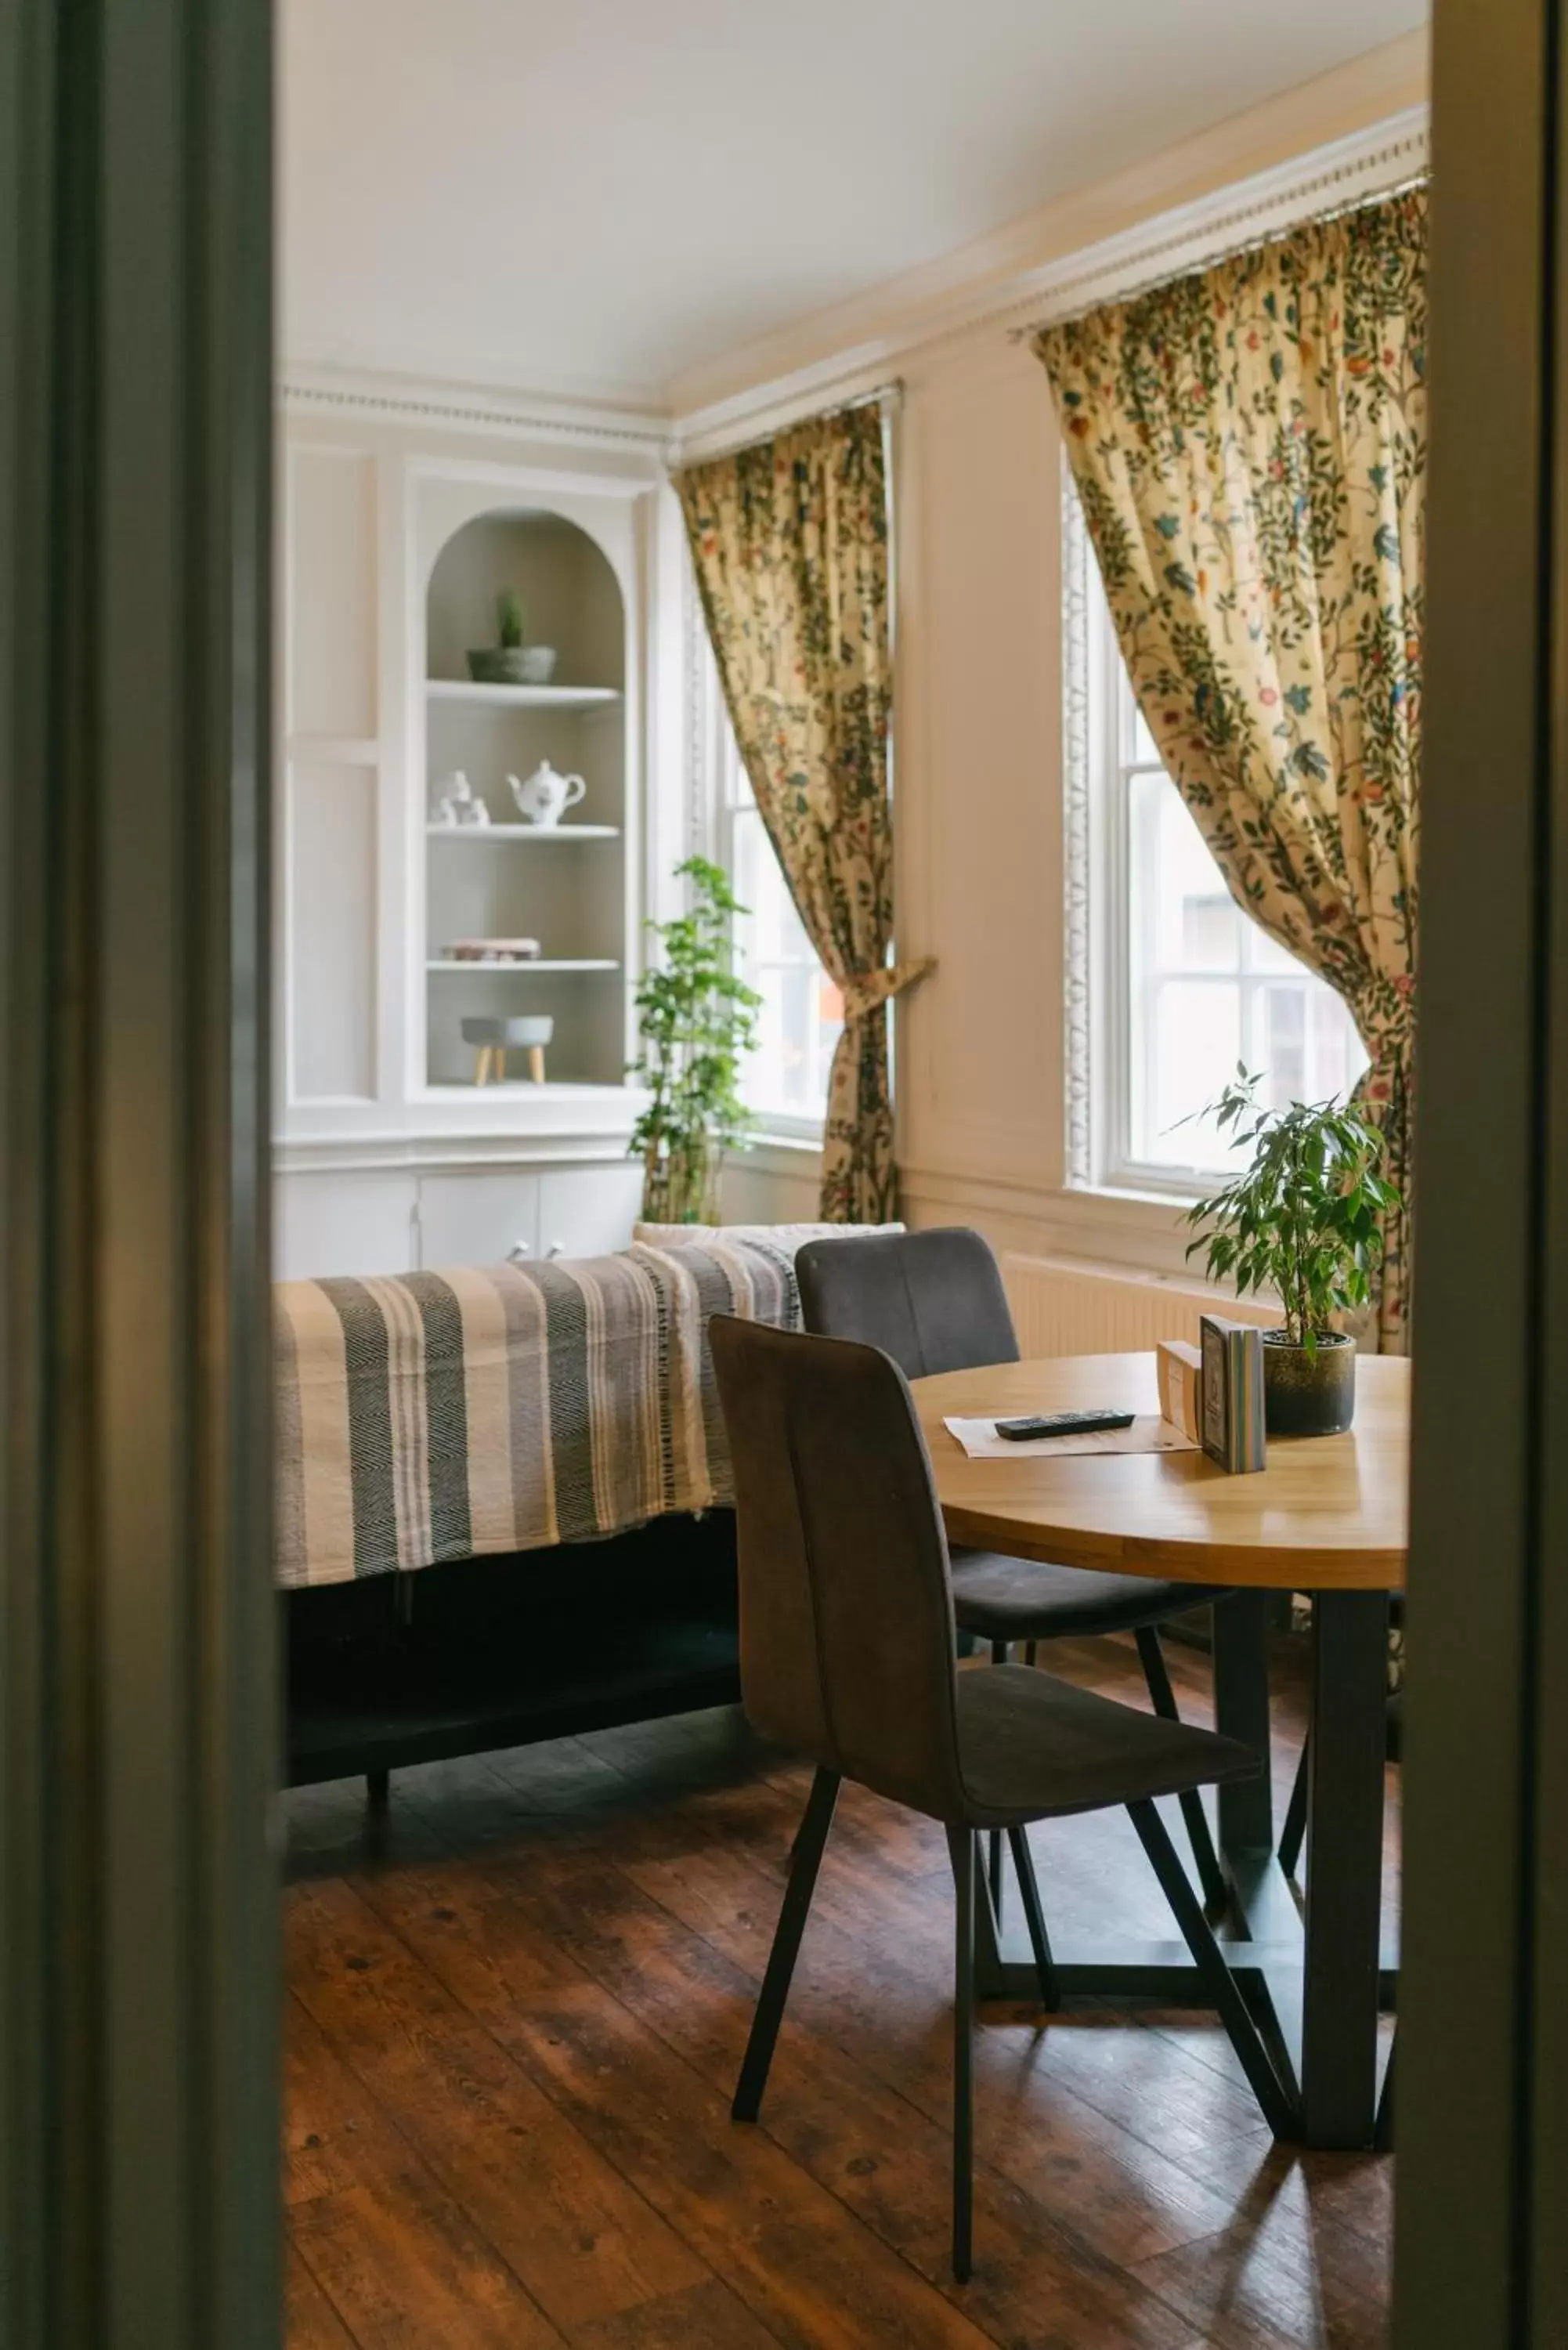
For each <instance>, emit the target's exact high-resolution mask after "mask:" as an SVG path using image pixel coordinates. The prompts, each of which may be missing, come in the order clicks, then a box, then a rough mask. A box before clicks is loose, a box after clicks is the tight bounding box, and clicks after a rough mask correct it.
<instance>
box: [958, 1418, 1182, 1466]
mask: <svg viewBox="0 0 1568 2350" xmlns="http://www.w3.org/2000/svg"><path fill="white" fill-rule="evenodd" d="M1002 1416H1003V1418H1004V1419H1014V1418H1016V1419H1023V1417H1024V1415H1023V1413H1022V1412H1018V1413H1012V1412H1007V1413H1004V1414H1003V1415H1002ZM942 1426H943V1427H944V1428H945V1429H946V1430H947V1431H948V1433H949V1434H950V1436H956V1437H957V1439H958V1440H959V1442H960V1443H961V1445H962V1446H963V1449H964V1451H966V1452H967V1453H968V1455H969V1457H970V1459H971V1461H1041V1460H1044V1461H1050V1460H1055V1459H1062V1460H1065V1459H1066V1458H1067V1457H1068V1456H1069V1455H1070V1454H1072V1453H1075V1452H1196V1451H1198V1447H1197V1445H1196V1444H1195V1443H1194V1442H1193V1440H1192V1439H1191V1437H1190V1436H1184V1435H1183V1434H1182V1432H1181V1430H1180V1429H1179V1428H1178V1427H1177V1426H1176V1425H1175V1423H1174V1422H1173V1421H1171V1420H1168V1419H1161V1418H1160V1416H1159V1414H1158V1412H1157V1411H1140V1412H1139V1413H1138V1415H1137V1419H1135V1420H1134V1421H1133V1423H1132V1426H1131V1427H1130V1428H1099V1429H1094V1430H1087V1431H1085V1430H1082V1429H1079V1430H1073V1431H1071V1432H1070V1433H1069V1434H1067V1435H1065V1436H1031V1437H1026V1438H1024V1439H1023V1440H1022V1441H1019V1440H1016V1439H1014V1438H1012V1437H1007V1436H998V1434H997V1432H996V1422H995V1420H994V1419H944V1420H943V1422H942Z"/></svg>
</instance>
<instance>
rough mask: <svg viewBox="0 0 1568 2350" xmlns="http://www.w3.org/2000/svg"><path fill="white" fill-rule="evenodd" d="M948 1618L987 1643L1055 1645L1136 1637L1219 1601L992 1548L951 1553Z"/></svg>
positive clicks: (1186, 1587) (1209, 1591)
mask: <svg viewBox="0 0 1568 2350" xmlns="http://www.w3.org/2000/svg"><path fill="white" fill-rule="evenodd" d="M952 1584H953V1615H954V1617H955V1618H956V1619H957V1622H958V1625H959V1628H960V1630H961V1631H964V1632H976V1633H979V1634H980V1635H981V1638H984V1639H987V1640H1059V1639H1062V1638H1065V1637H1067V1636H1068V1635H1070V1634H1077V1635H1078V1636H1080V1637H1084V1636H1085V1635H1087V1634H1090V1633H1095V1632H1136V1631H1137V1629H1138V1627H1140V1625H1144V1624H1158V1623H1160V1622H1162V1621H1163V1620H1164V1618H1165V1617H1168V1616H1179V1615H1181V1614H1182V1613H1183V1612H1184V1611H1185V1610H1186V1609H1187V1608H1189V1607H1206V1606H1207V1605H1208V1603H1209V1602H1210V1600H1211V1599H1223V1598H1224V1597H1225V1596H1227V1595H1226V1593H1225V1592H1223V1591H1221V1590H1217V1589H1214V1588H1211V1587H1210V1586H1208V1585H1206V1584H1199V1583H1156V1582H1153V1581H1151V1580H1150V1579H1149V1578H1148V1577H1147V1576H1146V1575H1098V1574H1092V1573H1090V1572H1088V1571H1087V1570H1085V1569H1084V1568H1081V1567H1076V1566H1046V1565H1040V1564H1039V1563H1038V1562H1037V1561H1035V1560H1033V1559H1029V1558H1006V1557H1004V1556H1003V1555H1002V1554H1001V1553H1000V1552H998V1551H991V1550H955V1551H954V1552H953V1554H952Z"/></svg>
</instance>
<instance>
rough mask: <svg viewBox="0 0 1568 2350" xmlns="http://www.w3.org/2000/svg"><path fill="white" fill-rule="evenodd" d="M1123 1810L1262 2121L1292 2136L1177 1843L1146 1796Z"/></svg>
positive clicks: (1292, 2120)
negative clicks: (1178, 1855)
mask: <svg viewBox="0 0 1568 2350" xmlns="http://www.w3.org/2000/svg"><path fill="white" fill-rule="evenodd" d="M1127 1814H1128V1816H1129V1818H1130V1819H1131V1821H1132V1824H1133V1825H1134V1827H1135V1828H1136V1829H1137V1834H1138V1841H1139V1843H1140V1844H1141V1845H1142V1846H1143V1848H1144V1850H1145V1852H1146V1853H1147V1855H1148V1858H1149V1866H1151V1867H1152V1868H1153V1870H1154V1873H1155V1875H1156V1877H1158V1879H1159V1885H1160V1890H1161V1892H1162V1893H1163V1894H1164V1895H1165V1898H1166V1899H1167V1900H1168V1902H1169V1904H1170V1908H1171V1914H1172V1916H1173V1917H1174V1918H1175V1919H1176V1922H1177V1924H1178V1926H1179V1928H1180V1929H1181V1939H1182V1940H1183V1941H1184V1942H1185V1943H1186V1944H1187V1947H1188V1949H1189V1950H1190V1951H1191V1953H1192V1963H1193V1965H1194V1966H1195V1967H1196V1968H1197V1970H1198V1972H1199V1978H1200V1980H1201V1981H1202V1983H1203V1986H1204V1989H1205V1990H1206V1991H1208V1993H1209V1995H1210V1998H1211V1999H1212V2000H1213V2002H1214V2005H1215V2007H1216V2008H1217V2009H1218V2011H1219V2014H1220V2022H1221V2023H1222V2024H1223V2025H1224V2026H1225V2030H1226V2032H1227V2033H1228V2034H1229V2036H1230V2041H1231V2047H1232V2048H1233V2049H1234V2050H1235V2051H1236V2054H1237V2056H1238V2057H1239V2058H1240V2060H1241V2070H1242V2071H1243V2072H1244V2073H1245V2074H1246V2075H1247V2078H1248V2080H1249V2082H1250V2083H1251V2088H1252V2095H1254V2096H1255V2097H1256V2098H1257V2100H1258V2103H1259V2105H1260V2106H1262V2111H1263V2118H1264V2120H1265V2121H1266V2122H1267V2123H1268V2125H1269V2127H1270V2128H1271V2129H1272V2131H1273V2133H1274V2136H1275V2137H1292V2136H1293V2135H1294V2133H1295V2131H1296V2128H1297V2126H1298V2123H1297V2116H1296V2112H1295V2103H1294V2099H1293V2097H1292V2096H1291V2095H1290V2094H1289V2092H1288V2091H1287V2090H1286V2089H1285V2087H1284V2086H1283V2085H1282V2082H1281V2080H1280V2077H1279V2074H1277V2073H1276V2072H1275V2070H1274V2067H1273V2064H1272V2061H1271V2059H1270V2056H1269V2052H1268V2050H1267V2049H1266V2048H1265V2047H1264V2045H1263V2043H1262V2038H1261V2036H1260V2034H1259V2032H1258V2027H1257V2025H1256V2024H1255V2023H1254V2022H1253V2021H1252V2018H1251V2013H1250V2012H1249V2011H1248V2007H1247V2002H1246V2001H1245V2000H1244V1999H1243V1998H1242V1996H1241V1989H1240V1986H1239V1985H1238V1983H1237V1981H1236V1979H1235V1977H1234V1975H1232V1973H1231V1970H1230V1968H1229V1967H1228V1966H1227V1965H1226V1963H1225V1960H1224V1955H1223V1953H1222V1952H1221V1950H1220V1945H1219V1944H1218V1942H1216V1940H1215V1939H1214V1936H1213V1934H1212V1933H1211V1932H1210V1926H1209V1920H1208V1918H1205V1916H1204V1915H1203V1912H1202V1910H1201V1909H1200V1908H1199V1906H1198V1900H1197V1898H1196V1896H1195V1895H1194V1893H1193V1890H1192V1887H1191V1886H1190V1885H1189V1882H1188V1878H1187V1871H1186V1870H1185V1869H1184V1868H1183V1867H1182V1866H1181V1863H1180V1861H1179V1859H1178V1858H1177V1854H1176V1846H1174V1845H1173V1844H1172V1843H1171V1841H1170V1838H1169V1836H1168V1835H1167V1834H1166V1829H1165V1822H1164V1821H1163V1820H1162V1819H1161V1818H1160V1816H1159V1814H1158V1811H1157V1810H1156V1809H1155V1806H1154V1804H1153V1803H1152V1802H1150V1801H1148V1800H1147V1798H1146V1799H1145V1801H1143V1802H1142V1803H1137V1804H1128V1805H1127Z"/></svg>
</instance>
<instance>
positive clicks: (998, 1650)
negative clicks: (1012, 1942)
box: [985, 1640, 1033, 1926]
mask: <svg viewBox="0 0 1568 2350" xmlns="http://www.w3.org/2000/svg"><path fill="white" fill-rule="evenodd" d="M1011 1654H1012V1648H1011V1646H1010V1644H1009V1643H1008V1642H1007V1641H1006V1640H993V1641H992V1644H991V1661H992V1664H993V1665H1004V1664H1005V1663H1006V1662H1007V1659H1008V1658H1009V1656H1010V1655H1011ZM1030 1662H1031V1663H1033V1658H1031V1659H1030ZM985 1874H986V1877H987V1880H988V1882H989V1883H990V1886H991V1906H992V1908H993V1909H994V1910H995V1912H996V1922H997V1924H998V1925H999V1926H1000V1925H1001V1923H1002V1831H1001V1829H1000V1828H992V1831H991V1834H990V1835H989V1836H988V1837H987V1838H986V1858H985Z"/></svg>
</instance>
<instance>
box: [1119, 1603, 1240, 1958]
mask: <svg viewBox="0 0 1568 2350" xmlns="http://www.w3.org/2000/svg"><path fill="white" fill-rule="evenodd" d="M1136 1638H1137V1652H1138V1657H1139V1659H1140V1660H1141V1662H1142V1665H1143V1677H1144V1679H1145V1680H1146V1681H1147V1683H1148V1693H1149V1697H1150V1700H1152V1702H1153V1705H1154V1710H1155V1711H1156V1713H1158V1714H1160V1715H1161V1716H1163V1718H1164V1719H1165V1720H1166V1721H1180V1720H1181V1715H1180V1712H1179V1710H1178V1707H1177V1703H1176V1691H1175V1690H1173V1689H1172V1688H1171V1686H1170V1675H1169V1673H1168V1671H1167V1669H1166V1663H1165V1650H1164V1649H1163V1648H1161V1647H1160V1645H1159V1633H1158V1630H1157V1628H1156V1627H1155V1626H1154V1625H1152V1624H1145V1625H1144V1626H1142V1627H1141V1628H1140V1629H1139V1631H1138V1632H1137V1635H1136ZM1179 1802H1180V1804H1181V1816H1182V1819H1183V1821H1184V1822H1185V1823H1186V1827H1187V1841H1188V1843H1189V1845H1190V1846H1192V1857H1193V1860H1194V1861H1195V1862H1196V1864H1197V1867H1198V1882H1199V1885H1200V1886H1201V1887H1203V1906H1204V1908H1205V1909H1207V1910H1208V1912H1209V1914H1210V1917H1211V1918H1217V1917H1219V1916H1220V1914H1221V1913H1222V1912H1223V1910H1224V1908H1225V1903H1226V1898H1227V1897H1226V1890H1225V1873H1224V1871H1223V1869H1222V1868H1221V1867H1220V1856H1219V1854H1218V1853H1217V1852H1216V1851H1215V1849H1214V1838H1213V1836H1212V1835H1211V1834H1210V1827H1209V1814H1208V1813H1207V1812H1206V1811H1205V1810H1204V1808H1203V1798H1202V1796H1201V1795H1200V1794H1199V1792H1198V1790H1197V1788H1196V1787H1189V1788H1188V1790H1187V1792H1186V1794H1184V1795H1182V1796H1180V1797H1179Z"/></svg>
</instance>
